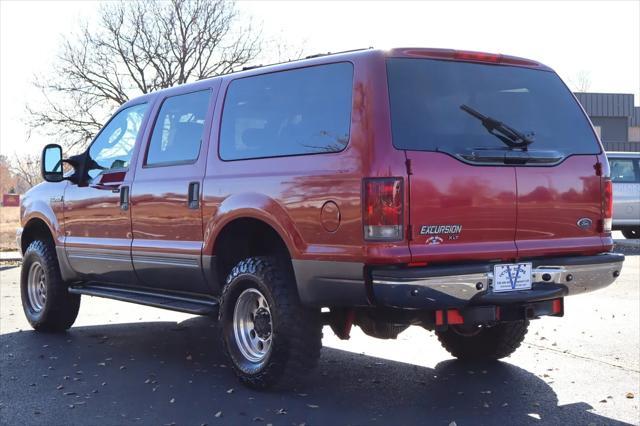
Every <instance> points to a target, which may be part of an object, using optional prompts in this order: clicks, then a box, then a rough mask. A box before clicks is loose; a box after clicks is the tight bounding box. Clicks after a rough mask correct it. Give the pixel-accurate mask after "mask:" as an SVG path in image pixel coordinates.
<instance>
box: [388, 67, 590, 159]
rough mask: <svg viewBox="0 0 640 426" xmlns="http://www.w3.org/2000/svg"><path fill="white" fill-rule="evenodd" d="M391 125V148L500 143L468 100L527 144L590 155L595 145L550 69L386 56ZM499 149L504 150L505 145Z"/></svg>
mask: <svg viewBox="0 0 640 426" xmlns="http://www.w3.org/2000/svg"><path fill="white" fill-rule="evenodd" d="M387 73H388V80H389V96H390V102H391V125H392V131H393V143H394V145H395V146H396V147H398V148H401V149H410V150H426V151H436V150H441V151H445V152H449V153H453V154H461V153H464V152H465V151H467V150H471V149H473V148H491V149H494V148H498V149H502V148H504V147H505V145H504V144H502V142H500V140H499V139H498V138H496V137H495V136H492V135H491V134H489V133H488V132H487V131H486V129H485V128H484V127H483V125H482V123H481V122H480V121H479V120H477V119H476V118H473V117H472V116H470V115H469V114H467V113H466V112H464V111H462V110H461V109H460V106H461V105H463V104H464V105H468V106H470V107H471V108H473V109H475V110H477V111H479V112H481V113H482V114H483V115H487V116H491V117H493V118H495V119H497V120H500V121H502V122H504V123H506V124H508V125H509V126H511V127H513V128H515V129H517V130H519V131H520V132H521V133H525V134H530V133H533V135H534V139H535V142H534V143H533V144H532V145H531V149H532V150H554V151H559V152H560V153H561V154H563V155H569V154H595V153H598V152H600V146H599V145H598V142H597V140H596V138H595V136H594V134H593V131H592V130H591V127H590V126H589V123H588V121H587V119H586V117H585V116H584V114H583V113H582V111H581V109H580V108H579V106H578V104H577V102H576V101H575V100H574V99H573V97H572V96H571V93H570V92H569V90H568V89H567V88H566V86H565V85H564V84H563V83H562V81H561V80H560V78H559V77H558V76H557V75H556V74H555V73H553V72H547V71H540V70H533V69H527V68H521V67H511V66H498V65H486V64H474V63H465V62H454V61H438V60H429V59H389V60H388V61H387ZM505 149H506V148H505Z"/></svg>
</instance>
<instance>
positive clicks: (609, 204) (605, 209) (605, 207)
mask: <svg viewBox="0 0 640 426" xmlns="http://www.w3.org/2000/svg"><path fill="white" fill-rule="evenodd" d="M612 220H613V183H612V182H611V179H604V181H603V188H602V232H611V222H612Z"/></svg>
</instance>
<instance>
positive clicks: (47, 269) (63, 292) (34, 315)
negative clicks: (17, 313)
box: [20, 240, 80, 331]
mask: <svg viewBox="0 0 640 426" xmlns="http://www.w3.org/2000/svg"><path fill="white" fill-rule="evenodd" d="M20 294H21V297H22V308H23V310H24V314H25V316H26V317H27V320H28V321H29V324H31V327H33V328H34V329H35V330H37V331H64V330H66V329H68V328H69V327H71V325H73V323H74V322H75V320H76V317H77V316H78V311H79V309H80V295H78V294H71V293H69V292H68V291H67V286H66V285H65V283H64V282H63V281H62V277H61V276H60V269H59V266H58V260H57V257H56V253H55V249H54V247H53V246H52V244H50V243H48V242H46V241H41V240H36V241H34V242H32V243H31V244H29V247H28V248H27V249H26V250H25V252H24V258H23V261H22V271H21V273H20Z"/></svg>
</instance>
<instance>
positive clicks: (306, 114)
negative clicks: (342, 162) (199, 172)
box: [219, 63, 353, 160]
mask: <svg viewBox="0 0 640 426" xmlns="http://www.w3.org/2000/svg"><path fill="white" fill-rule="evenodd" d="M352 85H353V66H352V65H351V64H350V63H338V64H330V65H319V66H314V67H308V68H301V69H296V70H290V71H282V72H275V73H271V74H262V75H258V76H254V77H246V78H241V79H238V80H234V81H233V82H231V84H230V85H229V88H228V90H227V95H226V98H225V102H224V109H223V115H222V123H221V129H220V143H219V151H220V158H222V159H223V160H239V159H248V158H263V157H279V156H286V155H301V154H317V153H326V152H338V151H342V150H343V149H344V148H345V147H346V146H347V143H348V142H349V127H350V123H351V108H352V102H351V96H352Z"/></svg>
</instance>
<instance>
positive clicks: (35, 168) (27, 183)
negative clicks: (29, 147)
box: [9, 154, 42, 194]
mask: <svg viewBox="0 0 640 426" xmlns="http://www.w3.org/2000/svg"><path fill="white" fill-rule="evenodd" d="M9 167H10V170H11V173H12V174H13V175H14V176H15V177H16V180H17V182H16V190H17V191H18V193H20V194H22V193H24V192H26V191H27V190H28V189H29V188H31V187H32V186H35V185H37V184H39V183H40V182H42V176H41V174H40V157H39V156H38V155H35V154H23V155H18V154H16V155H15V156H14V158H13V161H12V162H11V165H10V166H9Z"/></svg>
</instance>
